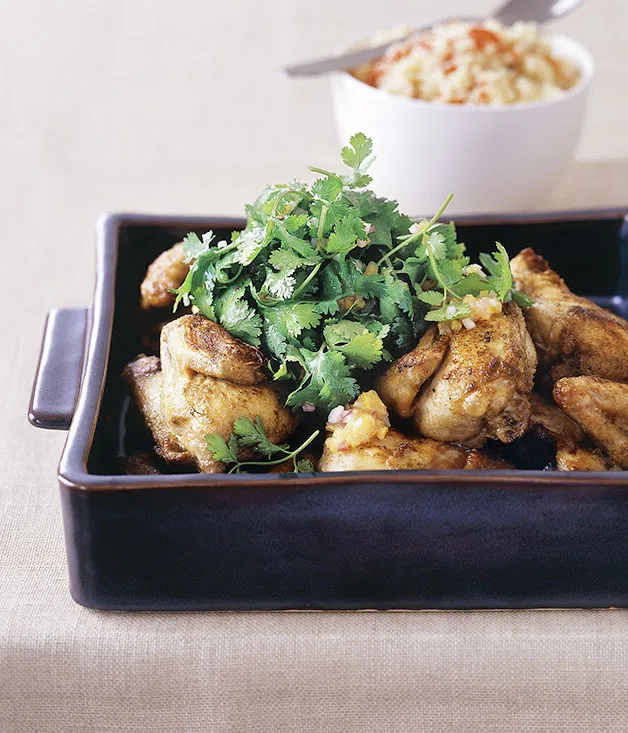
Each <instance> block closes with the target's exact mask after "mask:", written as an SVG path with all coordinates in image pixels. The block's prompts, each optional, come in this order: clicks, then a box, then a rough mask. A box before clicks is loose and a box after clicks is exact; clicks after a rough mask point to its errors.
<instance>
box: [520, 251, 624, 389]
mask: <svg viewBox="0 0 628 733" xmlns="http://www.w3.org/2000/svg"><path fill="white" fill-rule="evenodd" d="M511 267H512V273H513V276H514V279H515V282H516V285H517V288H518V289H519V290H520V291H521V292H523V293H525V294H526V295H528V296H530V297H531V298H532V299H533V300H534V305H533V306H531V307H530V308H527V309H526V321H527V324H528V328H529V329H530V333H531V334H532V338H533V339H534V343H535V344H536V347H537V349H538V352H539V359H540V361H541V364H542V365H543V366H544V367H545V368H546V369H549V370H551V376H552V379H553V380H554V381H557V380H558V379H560V378H561V377H572V376H573V377H575V376H581V375H585V376H594V377H603V378H604V379H612V380H614V381H619V382H628V358H627V357H626V355H627V354H628V322H626V321H625V320H624V319H623V318H619V317H618V316H616V315H614V314H613V313H610V312H609V311H606V310H604V309H603V308H600V307H599V306H598V305H596V304H595V303H593V302H591V301H590V300H587V299H586V298H580V297H578V296H577V295H574V294H573V293H572V292H571V290H569V288H568V287H567V285H565V282H564V281H563V279H562V278H561V277H560V276H559V275H558V274H557V273H555V272H554V271H553V270H552V269H551V268H550V266H549V265H548V263H547V262H546V261H545V260H544V259H543V257H541V256H539V255H537V254H536V253H535V252H534V251H533V250H531V249H529V248H528V249H524V250H523V251H522V252H520V253H519V254H518V255H517V256H516V257H515V258H514V259H513V260H512V261H511Z"/></svg>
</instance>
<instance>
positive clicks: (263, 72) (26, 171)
mask: <svg viewBox="0 0 628 733" xmlns="http://www.w3.org/2000/svg"><path fill="white" fill-rule="evenodd" d="M490 7H492V3H490V2H479V1H478V3H477V10H478V12H486V11H488V10H489V9H490ZM465 8H466V4H465V3H464V2H462V0H458V1H457V2H456V1H454V0H452V2H450V3H440V4H439V5H438V8H436V4H434V6H432V5H431V3H429V2H428V0H420V1H419V2H415V3H413V4H412V5H406V4H405V3H402V2H401V1H400V0H391V1H389V2H387V3H376V2H375V0H361V1H358V0H351V1H347V2H344V3H334V2H332V0H321V1H320V2H318V3H308V4H296V3H286V2H279V0H268V1H267V2H265V3H254V2H250V3H246V2H243V0H236V1H235V2H232V3H217V2H200V0H179V2H177V3H174V4H173V3H167V2H165V0H153V2H148V1H147V0H130V1H128V2H124V1H123V0H107V1H105V0H92V2H89V3H76V2H72V1H71V0H58V1H57V2H55V3H49V2H45V0H33V1H32V2H29V3H9V2H7V1H3V2H0V13H1V22H0V62H1V63H0V68H1V69H2V73H1V74H0V172H1V173H0V175H1V176H2V179H1V180H2V184H1V185H2V195H1V196H0V213H1V214H2V216H1V218H0V227H1V233H2V237H1V240H0V241H1V244H0V246H1V247H2V289H1V291H2V308H1V309H0V335H1V337H2V338H1V342H0V343H1V347H2V358H0V385H2V404H1V407H0V424H1V425H2V431H1V433H0V438H1V440H0V465H1V466H2V471H1V474H0V732H2V733H4V732H5V731H7V732H8V731H11V732H15V733H46V732H47V731H61V732H63V733H73V732H74V731H76V732H77V733H84V732H85V731H103V732H105V731H106V732H107V733H111V732H114V731H121V732H127V731H151V732H157V731H233V732H237V733H239V732H243V731H251V732H257V731H342V732H343V733H350V732H352V731H367V730H369V731H370V730H373V731H398V730H403V731H406V730H407V731H421V732H423V731H452V730H461V731H469V732H470V733H475V732H476V731H477V732H478V733H479V732H481V733H487V732H488V731H504V732H506V731H508V732H510V731H515V730H516V731H534V732H535V733H536V732H537V731H544V730H553V731H556V732H557V733H558V732H559V731H561V732H562V731H564V732H565V733H576V732H577V731H586V732H587V733H592V732H593V731H605V732H610V731H625V730H626V729H627V728H628V695H627V694H626V693H627V692H628V689H627V688H628V612H626V611H623V610H608V609H607V610H596V611H519V612H511V611H499V612H465V613H458V612H449V613H448V612H423V613H403V612H400V613H373V612H371V613H368V612H367V613H274V614H271V613H254V614H253V613H251V614H245V613H220V614H208V613H198V614H139V613H134V614H131V613H102V612H96V611H90V610H87V609H84V608H81V607H79V606H77V605H76V604H74V603H73V601H72V600H71V599H70V597H69V594H68V589H67V576H66V567H65V556H64V548H63V533H62V525H61V516H60V509H59V501H58V496H57V488H56V483H55V471H56V465H57V462H58V459H59V455H60V452H61V448H62V444H63V441H64V437H65V436H64V435H63V434H61V433H45V432H43V431H37V430H35V429H33V428H31V427H30V426H29V425H28V424H27V422H26V410H27V404H28V398H29V392H30V385H31V380H32V377H33V374H34V368H35V362H36V359H37V354H38V350H39V345H40V338H41V331H42V327H43V322H44V317H45V313H46V311H47V310H49V309H50V308H53V307H64V306H82V305H87V304H89V303H90V302H91V291H92V287H93V266H94V257H93V245H92V228H93V223H94V221H95V219H96V217H97V215H98V214H99V213H100V212H101V211H104V210H115V209H117V210H120V209H124V210H139V211H145V212H167V213H198V214H239V213H240V212H241V211H242V208H243V204H244V203H245V202H246V201H248V200H250V199H252V198H253V197H254V196H255V195H256V194H257V192H258V191H259V190H260V189H261V188H262V187H263V186H264V185H265V184H266V183H267V182H270V181H282V180H289V179H291V178H293V177H295V176H299V175H304V174H305V168H306V166H307V165H308V164H318V165H323V166H330V165H333V164H334V163H335V161H336V158H337V147H338V146H337V143H336V140H335V138H334V132H333V125H332V120H331V112H330V106H329V100H328V95H327V87H326V82H325V81H324V80H315V81H312V82H303V83H290V82H288V81H287V80H286V79H284V78H282V77H281V75H280V74H279V73H278V72H277V68H278V67H279V66H280V65H281V63H283V62H288V61H295V60H298V59H300V58H303V57H307V56H310V55H316V53H318V52H319V51H320V52H327V51H330V50H332V49H333V48H334V47H336V46H338V44H341V43H342V42H344V41H346V40H352V39H353V38H357V37H359V36H363V35H365V34H368V33H369V32H371V31H373V30H375V29H378V28H381V27H386V26H390V25H392V24H394V23H395V22H397V21H399V20H408V21H409V22H420V21H422V20H423V19H425V18H426V17H428V16H429V17H433V15H434V13H435V11H439V12H443V14H453V13H456V12H461V11H462V10H463V9H465ZM627 26H628V7H627V5H626V3H625V2H624V0H598V2H596V3H593V2H590V3H588V4H587V5H586V6H585V7H584V8H583V9H582V10H581V11H580V12H579V13H578V14H576V15H574V16H573V17H572V18H569V19H568V20H566V21H564V22H563V23H562V24H561V27H562V30H564V31H565V32H567V33H570V34H572V35H574V36H575V37H577V38H579V39H580V40H583V41H585V42H586V43H588V45H589V46H590V47H591V49H592V50H593V52H594V54H595V56H596V59H597V61H598V70H599V78H598V81H597V85H596V88H595V92H594V95H593V99H592V104H591V108H590V111H589V116H588V121H587V127H586V129H585V133H584V136H583V139H582V143H581V146H580V148H579V151H578V162H577V163H576V164H574V166H573V168H572V170H571V171H570V173H569V174H568V175H567V176H566V177H565V180H564V181H563V183H562V185H561V187H560V188H559V189H558V190H557V191H556V192H555V194H554V196H553V198H552V199H551V200H549V201H548V202H546V208H560V207H568V208H570V207H580V206H586V207H590V206H598V205H622V204H627V205H628V164H626V163H625V162H622V158H626V157H628V136H627V135H625V130H626V128H627V127H628V106H627V105H626V103H625V90H626V88H627V84H626V82H628V71H627V70H628V63H627V61H628V52H627V50H626V44H625V31H626V28H627Z"/></svg>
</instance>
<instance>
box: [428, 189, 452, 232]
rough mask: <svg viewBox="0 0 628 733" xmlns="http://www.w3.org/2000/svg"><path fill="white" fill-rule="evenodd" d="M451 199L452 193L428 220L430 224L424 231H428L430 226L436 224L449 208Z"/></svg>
mask: <svg viewBox="0 0 628 733" xmlns="http://www.w3.org/2000/svg"><path fill="white" fill-rule="evenodd" d="M453 197H454V195H453V193H450V194H449V196H447V198H446V199H445V200H444V201H443V203H442V205H441V207H440V209H439V210H438V211H437V212H436V213H435V214H434V216H433V217H432V218H431V220H430V223H429V224H428V225H427V226H426V227H425V229H429V227H431V226H432V224H436V222H437V221H438V220H439V219H440V217H441V216H442V215H443V214H444V213H445V209H446V208H447V207H448V206H449V202H450V201H451V200H452V199H453Z"/></svg>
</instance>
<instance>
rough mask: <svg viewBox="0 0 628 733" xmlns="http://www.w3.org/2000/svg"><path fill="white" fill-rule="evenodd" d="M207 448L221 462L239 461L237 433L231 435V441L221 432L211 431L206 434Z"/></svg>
mask: <svg viewBox="0 0 628 733" xmlns="http://www.w3.org/2000/svg"><path fill="white" fill-rule="evenodd" d="M205 443H206V444H207V450H208V451H209V452H210V453H211V454H212V455H213V457H214V458H215V459H216V460H217V461H220V462H221V463H237V462H238V460H239V459H238V441H237V439H236V436H235V435H231V436H230V438H229V442H228V443H227V442H226V441H225V439H224V438H223V437H222V435H220V434H219V433H210V434H209V435H206V436H205Z"/></svg>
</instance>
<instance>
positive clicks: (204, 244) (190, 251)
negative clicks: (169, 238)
mask: <svg viewBox="0 0 628 733" xmlns="http://www.w3.org/2000/svg"><path fill="white" fill-rule="evenodd" d="M214 238H215V237H214V233H213V232H212V231H211V230H210V231H209V232H205V234H203V238H202V239H199V236H198V234H196V233H195V232H190V233H189V234H186V236H185V237H184V238H183V251H184V252H185V257H184V258H183V260H184V262H191V261H192V260H196V259H198V258H199V257H200V256H201V255H204V254H206V253H207V252H209V245H210V244H211V242H212V240H213V239H214Z"/></svg>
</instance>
